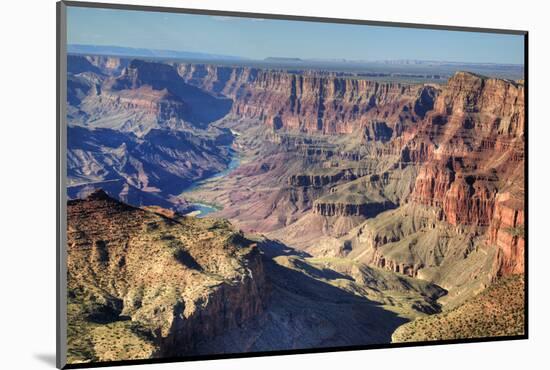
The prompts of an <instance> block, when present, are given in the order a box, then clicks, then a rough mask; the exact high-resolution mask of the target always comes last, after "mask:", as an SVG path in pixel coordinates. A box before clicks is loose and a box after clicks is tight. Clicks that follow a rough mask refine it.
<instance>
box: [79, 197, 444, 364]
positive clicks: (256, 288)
mask: <svg viewBox="0 0 550 370" xmlns="http://www.w3.org/2000/svg"><path fill="white" fill-rule="evenodd" d="M68 216H69V220H68V224H69V230H68V271H69V276H68V277H69V279H68V282H69V297H68V315H69V329H68V330H69V332H68V334H69V362H71V363H77V362H88V361H110V360H117V359H120V358H125V359H140V358H151V357H163V356H182V355H192V354H208V353H228V352H243V351H268V350H274V349H303V348H318V347H323V346H334V345H360V344H374V343H381V342H388V341H389V340H390V337H391V334H392V332H393V331H394V330H395V329H396V328H397V327H398V326H399V325H401V324H403V323H405V322H407V321H410V320H411V319H412V318H415V317H418V316H422V315H424V314H425V313H433V312H438V311H439V305H438V304H437V303H436V299H437V298H438V297H440V296H441V295H442V294H444V291H443V290H442V289H441V288H438V287H437V286H435V285H432V284H430V283H427V282H422V281H415V280H414V279H411V278H405V277H398V276H394V275H392V274H391V273H388V272H384V271H383V270H378V269H373V268H370V267H368V266H366V265H361V264H355V263H348V261H338V262H332V263H336V265H337V266H338V267H335V269H331V268H327V267H326V263H328V262H329V261H324V260H316V259H309V258H307V255H305V254H301V253H297V252H296V253H295V252H294V251H292V250H289V249H288V248H286V247H285V246H284V245H281V244H279V243H277V242H274V241H270V240H267V239H264V238H260V239H257V238H253V239H250V238H249V237H247V236H245V235H243V234H242V233H241V232H238V231H235V230H233V228H232V227H231V225H230V224H229V223H228V222H227V221H223V220H217V219H210V218H207V219H198V218H195V217H180V216H177V215H174V214H170V213H169V212H167V211H166V210H164V211H163V210H162V209H159V208H155V209H151V208H146V209H139V208H134V207H131V206H128V205H126V204H124V203H120V202H118V201H116V200H114V199H112V198H110V197H109V196H108V195H107V194H106V193H104V192H103V191H101V190H98V191H96V192H94V193H92V194H91V195H89V196H88V197H87V198H86V199H83V200H73V201H70V202H69V204H68ZM168 216H171V217H168ZM115 338H116V340H114V339H115Z"/></svg>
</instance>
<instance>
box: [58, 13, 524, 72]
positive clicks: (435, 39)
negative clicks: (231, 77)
mask: <svg viewBox="0 0 550 370" xmlns="http://www.w3.org/2000/svg"><path fill="white" fill-rule="evenodd" d="M67 14H68V15H67V18H68V36H67V37H68V40H67V41H68V43H69V44H88V45H112V46H124V47H134V48H147V49H166V50H180V51H192V52H203V53H212V54H224V55H234V56H241V57H247V58H253V59H263V58H266V57H298V58H304V59H305V58H330V59H333V58H337V59H343V58H344V59H348V60H393V59H420V60H439V61H452V62H476V63H506V64H508V63H511V64H523V36H519V35H502V34H487V33H475V32H458V31H440V30H423V29H410V28H397V27H376V26H365V25H348V24H330V23H314V22H301V21H287V20H268V19H250V18H237V17H218V16H207V15H191V14H174V13H160V12H143V11H130V10H113V9H93V8H80V7H69V8H68V13H67ZM366 16H367V15H365V17H366Z"/></svg>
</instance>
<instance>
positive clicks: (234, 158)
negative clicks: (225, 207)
mask: <svg viewBox="0 0 550 370" xmlns="http://www.w3.org/2000/svg"><path fill="white" fill-rule="evenodd" d="M240 164H241V160H240V158H239V156H238V155H237V153H236V152H235V151H234V150H231V161H230V162H229V164H228V166H227V168H226V169H225V170H223V171H221V172H217V173H215V174H213V175H212V176H209V177H207V178H204V179H202V180H200V181H197V182H196V183H194V184H193V185H191V186H190V187H189V188H187V189H186V190H185V192H184V193H183V194H184V196H185V193H188V192H191V191H193V190H195V189H197V188H199V187H200V186H202V185H203V184H205V183H206V182H208V181H212V180H215V179H219V178H221V177H224V176H227V175H228V174H230V173H231V172H232V171H233V170H234V169H235V168H237V167H239V165H240ZM189 209H190V214H193V215H195V216H196V217H199V218H201V217H205V216H207V215H208V214H210V213H213V212H216V211H218V210H219V208H217V207H215V206H213V205H209V204H205V203H201V202H200V201H198V202H192V203H190V207H189Z"/></svg>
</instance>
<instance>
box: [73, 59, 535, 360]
mask: <svg viewBox="0 0 550 370" xmlns="http://www.w3.org/2000/svg"><path fill="white" fill-rule="evenodd" d="M71 58H74V59H71V60H70V61H69V66H71V68H70V69H69V82H68V83H69V109H68V114H69V128H68V130H69V137H68V139H69V140H68V145H69V150H68V164H69V166H68V167H69V168H68V176H69V189H68V192H69V195H70V197H71V198H84V200H73V201H71V202H70V203H69V217H70V219H69V236H70V242H69V253H70V254H69V256H70V261H71V262H70V263H71V265H70V269H74V272H71V271H72V270H71V271H70V273H74V274H75V275H74V279H72V280H71V279H70V282H71V281H72V283H71V284H75V285H71V286H70V287H71V291H72V292H74V294H73V295H72V296H70V297H69V299H70V302H72V303H74V305H73V306H71V307H73V308H72V309H73V310H74V311H72V312H73V313H74V317H75V318H78V320H77V322H78V325H77V326H76V327H73V328H72V329H71V330H74V333H77V334H78V335H81V336H82V338H85V339H83V340H82V341H77V342H75V343H73V347H72V348H74V351H73V353H74V359H75V361H81V360H82V361H85V360H86V359H90V358H96V359H111V358H116V356H117V355H120V352H119V353H118V354H117V353H114V352H109V351H107V350H106V347H105V346H106V344H105V343H106V342H105V339H104V338H108V337H109V336H112V335H115V336H116V335H119V336H122V337H124V338H125V340H126V342H125V343H127V346H128V348H134V349H135V351H133V350H132V351H130V352H129V353H130V356H132V358H146V357H150V356H153V357H158V356H166V355H189V354H208V353H233V352H243V351H267V350H277V349H297V348H318V347H331V346H332V347H333V346H345V345H361V344H363V345H364V344H374V343H388V342H389V341H391V340H392V334H394V332H395V330H396V329H397V328H398V327H400V326H402V325H403V324H406V323H407V322H410V321H412V322H410V323H409V324H407V325H406V326H404V327H402V328H400V329H398V331H397V332H396V334H394V335H393V340H394V341H407V340H413V341H414V340H423V339H422V338H428V339H430V340H432V339H446V338H450V336H449V330H451V331H452V330H454V329H452V328H455V326H453V325H454V324H456V323H458V322H459V321H460V322H461V323H466V324H464V325H465V327H467V328H470V329H471V325H472V324H471V323H472V322H473V321H472V320H471V317H470V316H468V314H467V312H479V313H480V315H486V314H487V315H492V314H493V313H494V312H501V311H499V308H496V309H495V310H494V311H491V312H489V311H487V310H485V309H484V308H483V307H485V306H486V305H487V304H490V305H495V306H498V305H502V304H503V299H501V298H502V297H504V296H507V295H510V294H512V293H510V292H511V290H510V289H509V287H510V286H511V285H510V284H515V285H514V286H516V285H517V286H518V287H519V286H520V285H521V284H516V283H517V281H519V280H517V279H519V278H517V277H514V275H521V274H523V272H524V264H525V261H524V255H525V254H524V252H525V240H524V238H525V236H524V232H525V231H524V222H525V220H524V219H525V213H524V207H525V205H524V200H525V191H526V189H525V188H524V184H525V178H524V170H525V167H524V166H525V163H524V162H525V158H524V157H525V137H524V131H525V125H526V122H525V106H524V94H525V90H524V85H523V83H522V82H517V81H511V80H503V79H496V78H488V77H484V76H480V75H476V74H473V73H468V72H458V73H456V74H455V75H454V76H453V77H451V78H450V79H449V80H448V81H447V83H446V84H441V85H435V84H412V83H404V82H396V81H391V82H384V81H371V80H366V79H361V78H355V77H353V76H351V77H350V76H346V77H342V76H337V75H335V74H332V73H319V72H314V71H283V70H275V69H271V70H270V69H260V68H253V67H240V66H235V67H228V66H215V65H202V64H188V63H179V62H164V63H159V62H147V61H141V60H132V59H119V58H111V57H110V58H107V57H81V56H79V57H76V56H74V57H71ZM235 158H237V159H238V162H239V166H238V167H237V168H235V169H233V170H232V171H228V173H227V172H224V170H226V169H227V168H228V167H229V166H230V163H233V162H234V160H235ZM232 161H233V162H232ZM217 173H223V174H224V175H223V176H213V175H215V174H217ZM97 188H102V189H104V190H105V191H106V192H107V193H108V194H109V196H107V195H106V194H105V193H97V192H96V193H93V194H92V195H91V196H89V197H88V198H86V196H87V195H88V194H90V193H91V192H92V191H94V189H97ZM112 198H116V199H117V200H114V199H112ZM121 201H122V202H121ZM197 202H200V203H201V204H203V205H208V206H211V208H212V210H214V211H215V212H214V213H212V214H210V215H209V216H213V218H210V217H208V218H206V219H199V218H195V217H191V216H180V215H179V214H184V213H186V212H188V211H189V210H192V207H190V204H191V203H197ZM124 203H128V204H129V205H126V204H124ZM147 206H155V207H147ZM140 207H141V208H140ZM174 211H177V212H174ZM91 220H94V223H96V224H100V225H103V226H104V227H102V228H101V230H98V229H97V228H95V227H93V228H88V226H87V225H88V224H89V223H90V222H91ZM122 224H128V225H130V226H129V227H128V228H124V227H122V226H121V225H122ZM151 225H152V226H151ZM126 229H127V230H126ZM238 230H242V231H238ZM113 231H117V233H113ZM118 231H120V232H121V234H120V235H119V234H118ZM151 248H152V249H151ZM150 250H151V251H150ZM182 251H183V252H182ZM210 251H211V252H212V253H210ZM121 261H123V262H121ZM130 261H134V262H133V263H135V264H134V265H132V264H131V263H130ZM137 261H140V263H137ZM160 266H162V267H160ZM119 280H122V281H123V283H122V282H119ZM510 281H512V282H513V283H509V282H510ZM161 285H162V286H164V287H165V288H163V289H160V288H159V287H160V286H161ZM155 287H157V288H158V289H157V288H155ZM149 288H151V289H152V290H151V291H148V289H149ZM154 289H157V290H154ZM491 289H492V290H491ZM518 289H519V288H518ZM71 294H72V293H71ZM219 294H221V295H219ZM205 297H207V298H205ZM221 297H223V298H221ZM518 297H519V298H518ZM71 300H72V301H71ZM223 302H225V303H223ZM488 302H489V303H488ZM514 302H516V303H517V305H515V306H514V309H513V312H511V311H510V312H508V311H506V315H508V314H509V315H511V316H510V317H512V316H513V317H514V318H515V319H517V320H516V321H515V323H517V325H516V326H514V327H515V328H518V327H521V325H522V322H523V317H519V316H518V315H517V312H519V311H521V310H522V298H521V297H520V296H519V295H517V297H516V298H514ZM484 305H485V306H484ZM188 307H193V309H188ZM502 312H504V311H502ZM465 313H466V314H465ZM97 318H99V319H97ZM130 319H131V320H130ZM98 320H99V321H98ZM417 320H418V321H417ZM430 320H435V321H430ZM453 320H454V323H453V322H452V321H453ZM461 320H462V321H461ZM104 321H106V322H104ZM435 322H437V323H442V325H443V326H445V328H447V329H449V328H451V329H449V330H447V329H445V330H443V329H442V330H441V331H440V332H434V331H432V329H433V327H434V324H433V323H435ZM201 327H206V328H208V330H206V331H204V332H199V331H200V328H201ZM420 327H421V328H424V329H422V330H424V332H423V333H424V334H422V333H421V332H420V331H419V333H418V334H417V335H416V334H415V335H413V334H411V328H413V329H414V328H420ZM456 327H458V326H456ZM414 330H416V329H414ZM414 330H413V331H414ZM465 330H466V331H467V330H469V329H465ZM480 330H481V331H478V332H475V333H470V334H468V333H466V331H464V333H466V334H464V335H465V336H468V337H471V336H483V334H484V333H485V334H484V335H491V336H492V335H507V333H508V331H506V330H508V329H507V328H504V327H503V325H500V324H499V325H496V326H490V325H487V326H484V327H483V328H482V329H480ZM516 332H518V333H519V331H517V330H516V331H514V333H516ZM92 347H93V348H94V349H93V350H89V348H92ZM86 348H88V350H85V349H86ZM86 351H88V352H86Z"/></svg>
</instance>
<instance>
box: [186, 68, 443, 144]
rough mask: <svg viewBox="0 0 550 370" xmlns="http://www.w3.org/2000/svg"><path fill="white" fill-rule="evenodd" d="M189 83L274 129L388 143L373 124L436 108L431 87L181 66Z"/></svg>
mask: <svg viewBox="0 0 550 370" xmlns="http://www.w3.org/2000/svg"><path fill="white" fill-rule="evenodd" d="M178 72H179V74H180V75H181V76H182V77H183V78H184V79H185V80H186V81H187V82H188V83H190V84H194V85H196V86H200V87H201V88H204V89H206V90H210V91H213V92H216V93H219V94H223V95H225V96H229V97H231V98H233V100H234V104H233V107H232V113H233V115H235V116H236V117H239V118H248V119H258V120H260V121H262V122H265V123H266V124H268V125H270V126H272V127H273V128H274V129H282V128H284V129H289V130H298V131H301V132H307V133H324V134H349V133H351V132H354V131H355V130H358V129H360V128H361V127H366V128H367V129H366V133H365V135H366V136H369V135H370V136H373V135H374V136H375V137H378V136H380V138H381V139H382V140H387V139H388V137H389V136H391V129H389V128H388V127H384V125H382V124H375V125H371V124H370V121H372V120H376V118H382V119H384V120H387V121H394V122H392V125H393V124H394V123H395V122H397V121H400V120H401V121H402V120H403V117H412V116H414V117H418V116H423V115H424V114H425V112H426V111H428V110H430V109H431V108H432V106H433V98H434V96H435V89H434V88H432V87H428V86H419V85H410V84H401V83H393V82H387V83H381V82H376V81H368V80H360V79H350V78H339V77H333V76H319V75H316V74H311V73H310V74H308V73H296V74H294V73H288V72H281V71H270V70H259V69H254V68H244V67H237V68H230V67H216V66H204V65H190V64H180V65H178Z"/></svg>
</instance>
